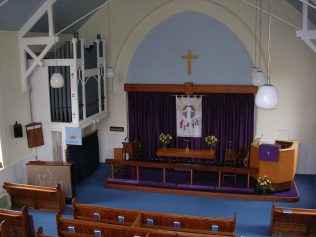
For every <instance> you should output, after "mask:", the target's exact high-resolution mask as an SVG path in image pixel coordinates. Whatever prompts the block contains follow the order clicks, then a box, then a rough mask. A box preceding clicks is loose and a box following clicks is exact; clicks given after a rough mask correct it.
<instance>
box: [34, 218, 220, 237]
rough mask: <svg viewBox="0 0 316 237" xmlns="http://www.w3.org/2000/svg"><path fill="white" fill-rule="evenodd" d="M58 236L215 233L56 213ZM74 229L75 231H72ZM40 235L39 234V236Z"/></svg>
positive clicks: (204, 236) (168, 236) (161, 236)
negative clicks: (69, 216)
mask: <svg viewBox="0 0 316 237" xmlns="http://www.w3.org/2000/svg"><path fill="white" fill-rule="evenodd" d="M56 222H57V227H58V236H61V237H68V236H76V237H93V236H96V235H95V234H94V231H100V234H101V235H100V236H107V237H133V236H140V237H214V236H218V235H217V234H199V233H185V232H177V231H167V230H159V229H144V228H140V227H131V226H124V225H113V224H106V223H100V222H93V221H84V220H76V219H67V218H63V217H61V215H60V213H58V214H57V215H56ZM72 231H75V232H72ZM39 237H41V236H39Z"/></svg>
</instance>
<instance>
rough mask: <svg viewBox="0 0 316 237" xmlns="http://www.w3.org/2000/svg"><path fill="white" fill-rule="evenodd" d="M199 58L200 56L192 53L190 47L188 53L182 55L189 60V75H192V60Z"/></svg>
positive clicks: (182, 57)
mask: <svg viewBox="0 0 316 237" xmlns="http://www.w3.org/2000/svg"><path fill="white" fill-rule="evenodd" d="M198 58H199V57H198V56H196V55H192V54H191V49H188V54H187V55H182V56H181V59H184V60H188V74H189V75H191V67H192V66H191V64H192V60H196V59H198Z"/></svg>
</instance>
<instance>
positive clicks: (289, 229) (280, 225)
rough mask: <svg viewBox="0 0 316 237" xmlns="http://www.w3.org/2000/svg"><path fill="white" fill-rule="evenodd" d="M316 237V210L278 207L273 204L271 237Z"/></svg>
mask: <svg viewBox="0 0 316 237" xmlns="http://www.w3.org/2000/svg"><path fill="white" fill-rule="evenodd" d="M273 234H277V235H281V234H286V235H297V236H316V210H315V209H303V208H287V207H276V206H275V205H274V204H273V207H272V218H271V235H273Z"/></svg>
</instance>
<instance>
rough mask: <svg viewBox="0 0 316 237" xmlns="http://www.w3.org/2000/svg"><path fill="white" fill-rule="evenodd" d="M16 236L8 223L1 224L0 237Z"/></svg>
mask: <svg viewBox="0 0 316 237" xmlns="http://www.w3.org/2000/svg"><path fill="white" fill-rule="evenodd" d="M9 236H10V237H11V236H14V232H13V231H12V230H11V229H10V226H9V225H8V224H7V222H6V221H2V222H1V223H0V237H9Z"/></svg>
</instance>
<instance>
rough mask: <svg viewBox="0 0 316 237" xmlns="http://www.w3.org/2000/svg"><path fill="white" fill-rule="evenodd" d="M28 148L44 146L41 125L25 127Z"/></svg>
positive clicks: (34, 124) (32, 124) (35, 124)
mask: <svg viewBox="0 0 316 237" xmlns="http://www.w3.org/2000/svg"><path fill="white" fill-rule="evenodd" d="M25 129H26V137H27V143H28V147H29V148H32V147H37V146H41V145H44V139H43V129H42V123H30V124H27V125H25Z"/></svg>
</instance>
